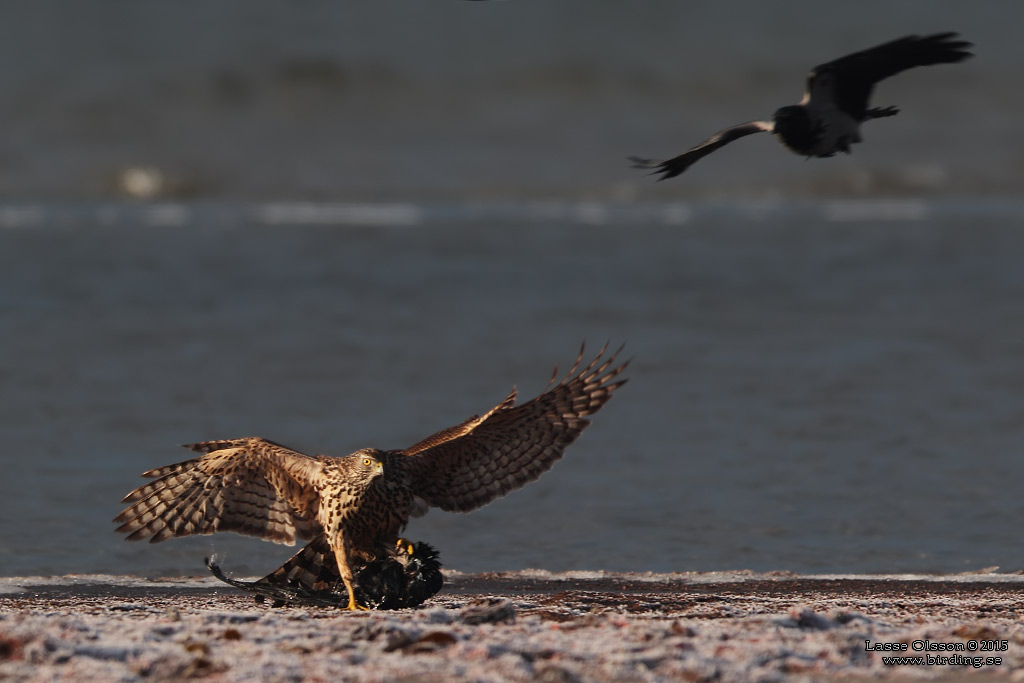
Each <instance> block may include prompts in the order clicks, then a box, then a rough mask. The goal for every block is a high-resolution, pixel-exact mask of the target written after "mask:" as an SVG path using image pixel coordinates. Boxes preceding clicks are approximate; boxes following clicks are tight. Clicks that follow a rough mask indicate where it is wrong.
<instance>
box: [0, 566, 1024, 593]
mask: <svg viewBox="0 0 1024 683" xmlns="http://www.w3.org/2000/svg"><path fill="white" fill-rule="evenodd" d="M445 575H446V576H447V577H448V579H449V580H454V581H458V580H459V579H471V578H473V577H474V576H475V575H474V574H469V573H465V572H460V571H456V570H448V571H446V572H445ZM489 576H492V577H494V578H496V579H498V580H501V579H512V580H515V579H533V580H537V581H551V582H556V581H557V582H566V583H571V582H573V581H602V580H609V581H632V582H636V583H651V584H656V583H684V584H691V585H703V584H718V583H746V582H751V581H774V582H784V581H797V580H805V581H920V582H938V581H942V582H954V583H964V584H971V583H1008V584H1024V574H998V573H996V572H995V571H994V570H993V569H983V570H980V571H977V572H964V573H960V574H795V573H791V572H765V573H758V572H753V571H747V570H727V571H711V572H669V573H657V572H610V571H603V570H574V571H559V572H553V571H548V570H546V569H523V570H518V571H510V572H499V573H496V574H489ZM243 578H244V577H243ZM256 578H258V577H249V578H248V579H247V580H255V579H256ZM96 585H102V586H116V587H122V588H167V587H174V586H178V587H183V588H224V587H225V585H224V584H223V583H221V582H220V581H219V580H217V579H216V578H214V577H212V576H206V577H195V576H182V577H160V578H145V577H139V576H118V575H113V574H69V575H67V576H8V577H0V595H4V594H7V595H12V594H18V593H25V592H28V591H29V590H30V589H31V588H33V587H40V586H63V587H67V588H74V587H76V586H96Z"/></svg>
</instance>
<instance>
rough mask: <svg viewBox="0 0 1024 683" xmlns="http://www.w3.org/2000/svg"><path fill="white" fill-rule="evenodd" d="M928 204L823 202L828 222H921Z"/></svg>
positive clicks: (850, 200) (892, 200) (877, 200)
mask: <svg viewBox="0 0 1024 683" xmlns="http://www.w3.org/2000/svg"><path fill="white" fill-rule="evenodd" d="M928 208H929V207H928V203H927V202H925V201H922V200H919V199H843V200H833V201H828V202H825V205H824V207H822V209H823V212H824V214H825V220H828V221H839V222H845V221H857V222H865V221H923V220H925V219H926V218H928V213H929V211H928Z"/></svg>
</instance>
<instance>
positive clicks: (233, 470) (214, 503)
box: [114, 437, 323, 545]
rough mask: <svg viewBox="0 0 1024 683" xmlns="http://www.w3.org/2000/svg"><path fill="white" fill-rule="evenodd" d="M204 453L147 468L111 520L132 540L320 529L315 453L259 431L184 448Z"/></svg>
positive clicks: (285, 534) (287, 536)
mask: <svg viewBox="0 0 1024 683" xmlns="http://www.w3.org/2000/svg"><path fill="white" fill-rule="evenodd" d="M186 447H187V448H191V449H192V450H194V451H199V452H200V453H205V455H203V456H201V457H199V458H194V459H192V460H186V461H185V462H180V463H177V464H175V465H168V466H166V467H158V468H156V469H154V470H150V471H149V472H146V473H144V474H143V475H142V476H144V477H152V478H154V479H155V481H151V482H149V483H148V484H145V485H143V486H140V487H139V488H137V489H135V490H134V491H132V492H131V493H129V494H128V495H127V496H125V497H124V500H123V501H121V502H123V503H132V505H130V506H129V507H128V508H126V509H125V510H124V511H123V512H121V514H119V515H118V516H117V517H115V518H114V521H115V522H121V526H120V527H118V528H117V531H119V532H121V533H126V534H128V539H127V540H129V541H138V540H142V539H146V538H148V539H149V541H150V543H156V542H159V541H163V540H166V539H168V538H173V537H176V536H190V535H193V534H212V533H214V532H216V531H234V532H235V533H239V534H245V535H247V536H258V537H260V538H264V539H267V540H270V541H274V542H276V543H285V544H288V545H292V544H294V543H295V538H296V537H299V538H303V539H309V538H312V537H313V536H314V535H315V534H316V533H318V532H319V531H320V529H319V523H318V522H317V521H316V514H317V509H318V507H319V505H320V499H319V495H318V494H317V485H318V483H319V482H320V479H321V477H322V476H323V475H322V464H321V461H320V460H318V459H317V458H313V457H310V456H308V455H304V454H302V453H299V452H297V451H293V450H291V449H289V448H286V447H284V446H281V445H280V444H276V443H274V442H272V441H267V440H266V439H260V438H256V437H252V438H245V439H231V440H224V441H206V442H203V443H197V444H190V445H188V446H186Z"/></svg>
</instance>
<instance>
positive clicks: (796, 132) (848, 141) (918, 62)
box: [629, 32, 972, 180]
mask: <svg viewBox="0 0 1024 683" xmlns="http://www.w3.org/2000/svg"><path fill="white" fill-rule="evenodd" d="M970 47H972V45H971V43H969V42H967V41H964V40H958V39H957V34H956V33H952V32H950V33H936V34H935V35H931V36H924V37H921V36H907V37H905V38H900V39H898V40H894V41H892V42H889V43H884V44H882V45H879V46H877V47H873V48H871V49H868V50H863V51H862V52H854V53H853V54H851V55H847V56H845V57H840V58H839V59H836V60H833V61H831V62H827V63H825V64H821V65H819V66H816V67H815V68H814V69H812V70H811V73H810V74H808V76H807V89H806V92H804V97H803V99H802V100H800V104H794V105H790V106H788V107H782V108H781V109H779V110H778V111H776V112H775V114H774V115H773V116H772V120H771V121H749V122H747V123H741V124H740V125H738V126H732V127H731V128H726V129H724V130H720V131H718V132H717V133H715V134H714V135H712V136H711V137H710V138H708V139H707V140H705V141H704V142H702V143H700V144H699V145H697V146H696V147H693V148H691V149H689V150H687V151H685V152H683V153H682V154H680V155H679V156H677V157H674V158H672V159H669V160H667V161H657V160H654V159H642V158H640V157H630V158H629V159H630V161H632V162H633V168H648V169H653V170H654V173H660V174H662V175H661V178H659V180H665V179H666V178H672V177H674V176H677V175H679V174H680V173H682V172H683V171H685V170H686V169H688V168H689V167H690V166H691V165H692V164H693V163H694V162H696V161H697V160H698V159H701V158H703V157H705V156H707V155H708V154H711V153H712V152H714V151H715V150H716V149H718V148H719V147H722V146H724V145H727V144H729V143H730V142H732V141H733V140H738V139H739V138H742V137H744V136H746V135H752V134H753V133H762V132H769V133H774V134H775V135H778V136H779V140H780V141H781V142H782V144H783V145H785V146H786V147H788V148H789V149H790V150H792V151H793V152H794V153H796V154H799V155H801V156H805V157H830V156H834V155H835V154H836V152H846V153H847V154H849V153H850V145H852V144H853V143H855V142H860V141H861V137H860V124H862V123H864V122H865V121H869V120H871V119H880V118H884V117H886V116H895V115H896V114H898V113H899V109H897V108H896V107H871V106H870V102H869V100H870V99H871V91H872V90H873V89H874V87H875V83H878V82H879V81H882V80H885V79H886V78H889V77H890V76H894V75H896V74H898V73H899V72H901V71H906V70H907V69H912V68H913V67H915V66H929V65H931V64H953V63H956V62H962V61H963V60H965V59H967V58H968V57H971V56H972V55H971V53H970V52H967V48H970Z"/></svg>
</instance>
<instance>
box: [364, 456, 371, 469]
mask: <svg viewBox="0 0 1024 683" xmlns="http://www.w3.org/2000/svg"><path fill="white" fill-rule="evenodd" d="M372 464H373V461H372V460H370V459H369V458H363V466H364V467H369V466H370V465H372Z"/></svg>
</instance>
